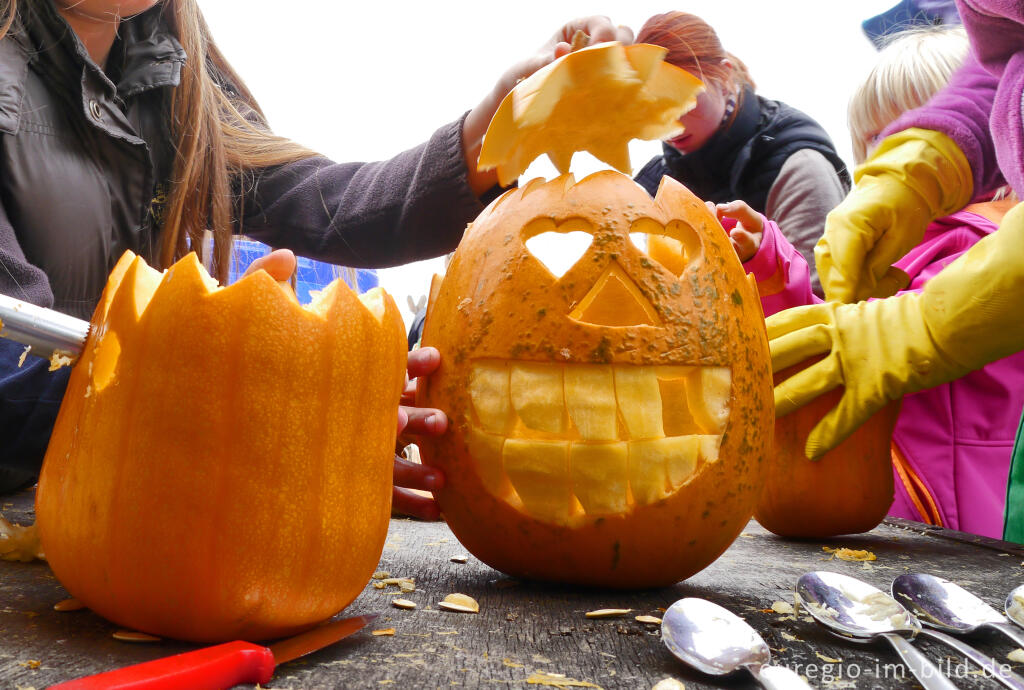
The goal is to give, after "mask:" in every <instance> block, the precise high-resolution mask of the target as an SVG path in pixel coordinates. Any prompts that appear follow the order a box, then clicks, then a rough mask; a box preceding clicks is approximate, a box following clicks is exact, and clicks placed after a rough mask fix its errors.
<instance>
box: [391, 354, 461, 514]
mask: <svg viewBox="0 0 1024 690" xmlns="http://www.w3.org/2000/svg"><path fill="white" fill-rule="evenodd" d="M440 363H441V353H440V352H438V351H437V348H434V347H422V348H419V349H417V350H413V351H412V352H410V353H409V365H408V374H409V375H408V380H407V382H406V386H405V391H404V392H403V393H402V406H401V407H399V408H398V434H399V436H401V435H402V434H403V433H406V434H415V435H422V434H427V435H430V436H440V435H441V434H443V433H444V432H445V431H446V430H447V429H448V417H447V415H445V413H444V412H442V411H441V410H438V409H435V408H432V407H415V406H413V399H414V397H415V395H416V379H417V378H418V377H420V376H427V375H429V374H431V373H433V372H434V371H435V370H436V369H437V367H438V365H439V364H440ZM394 481H395V488H394V493H393V494H392V499H391V510H392V512H395V513H401V514H402V515H409V516H412V517H416V518H419V519H421V520H437V519H438V518H439V517H441V511H440V509H439V508H438V506H437V502H436V501H435V500H434V499H433V498H431V497H428V496H423V495H420V494H418V493H416V492H414V491H411V490H410V489H418V490H420V491H436V490H438V489H440V488H442V487H443V486H444V473H443V472H441V470H439V469H437V468H434V467H427V466H426V465H421V464H419V463H415V462H410V461H408V460H406V459H404V458H401V457H399V456H397V455H396V456H395V479H394Z"/></svg>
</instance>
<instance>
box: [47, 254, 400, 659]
mask: <svg viewBox="0 0 1024 690" xmlns="http://www.w3.org/2000/svg"><path fill="white" fill-rule="evenodd" d="M211 283H213V281H212V280H211V279H210V278H209V276H208V275H207V274H206V272H205V271H204V270H203V269H202V267H201V266H200V265H199V263H198V261H197V260H196V258H195V256H194V255H189V256H187V257H185V258H184V259H182V260H181V261H179V262H178V263H176V264H175V265H174V266H172V267H171V268H170V269H169V270H168V271H166V272H165V273H163V274H160V273H157V272H156V271H154V270H152V269H151V268H149V267H148V266H146V264H145V262H144V261H143V260H142V259H141V258H137V257H133V256H131V255H129V254H126V255H125V256H124V257H122V259H121V261H120V262H119V263H118V264H117V266H116V267H115V269H114V271H113V273H112V274H111V277H110V279H109V281H108V283H107V287H106V289H105V291H104V294H103V296H102V299H101V301H100V304H99V306H98V307H97V309H96V312H95V314H94V316H93V320H92V329H91V332H90V335H89V338H88V341H87V342H86V346H85V350H84V352H83V354H82V357H81V359H80V361H79V362H78V363H77V364H76V365H75V367H74V368H73V370H72V372H71V379H70V382H69V384H68V388H67V393H66V395H65V397H64V401H63V403H62V406H61V410H60V414H59V416H58V419H57V422H56V426H55V428H54V432H53V436H52V439H51V441H50V445H49V448H48V450H47V454H46V457H45V460H44V464H43V469H42V474H41V477H40V482H39V489H38V492H37V501H36V513H37V523H38V526H39V533H40V539H41V542H42V545H43V549H44V551H45V553H46V556H47V560H48V561H49V563H50V566H51V567H52V568H53V572H54V574H55V575H56V576H57V578H58V580H60V582H61V583H62V584H63V585H64V586H65V587H66V588H67V590H68V591H69V592H70V593H71V594H72V595H73V596H74V597H76V598H78V599H79V600H81V601H82V602H83V603H84V604H85V605H86V606H88V607H89V608H90V609H92V610H93V611H95V612H96V613H98V614H100V615H101V616H103V617H105V618H107V619H109V620H111V621H113V622H115V623H117V624H118V625H121V626H124V627H127V628H130V629H135V630H141V631H144V632H147V633H152V634H155V635H160V636H166V637H173V638H178V639H184V640H193V641H197V642H219V641H225V640H235V639H246V640H252V639H264V638H274V637H279V636H282V635H287V634H290V633H292V632H295V631H297V630H300V629H303V628H307V627H310V626H311V625H313V624H315V623H317V622H319V621H322V620H324V619H326V618H329V617H330V616H332V615H333V614H335V613H337V612H338V611H339V610H341V609H342V608H344V607H345V606H347V605H348V604H349V603H350V602H351V601H352V600H353V599H354V598H355V597H356V596H357V595H358V594H359V592H360V591H361V590H362V588H363V587H364V586H365V584H366V582H367V581H368V579H369V577H370V575H371V574H372V572H373V570H374V568H375V567H376V564H377V562H378V560H379V558H380V554H381V551H382V548H383V544H384V540H385V538H386V532H387V528H388V522H389V519H390V500H391V475H392V451H393V447H394V446H393V444H394V438H395V430H396V429H395V427H396V424H395V415H396V411H397V406H398V400H399V396H400V394H401V389H402V386H403V380H404V370H405V359H406V352H405V338H404V328H403V325H402V321H401V317H400V315H399V313H398V310H397V308H396V307H395V305H394V303H393V301H392V300H391V298H390V297H388V296H387V295H386V293H383V291H380V292H378V293H376V294H375V295H371V296H364V298H359V297H356V296H355V295H354V294H353V293H352V292H351V291H350V290H348V288H347V287H345V286H344V284H343V283H340V281H339V282H338V283H336V284H333V285H332V286H330V287H328V288H326V289H325V290H324V292H323V294H322V295H321V300H320V302H319V303H318V308H317V309H318V310H317V312H316V313H315V312H314V311H312V310H310V309H306V308H303V307H301V306H300V305H299V304H298V302H297V300H296V299H295V297H294V295H288V294H286V293H285V291H284V290H282V289H281V287H280V286H279V285H278V283H277V282H276V281H275V280H274V279H273V278H271V277H270V276H269V275H268V274H267V273H266V272H264V271H257V272H255V273H253V274H251V275H250V276H247V277H245V278H243V279H242V280H240V281H239V282H237V283H235V284H233V285H231V286H229V287H226V288H220V289H218V288H214V289H213V290H212V291H211V290H210V287H211ZM214 284H215V283H214ZM364 304H365V305H366V306H364ZM367 307H369V308H367ZM143 309H144V311H141V310H143ZM139 311H141V316H139V315H138V314H139Z"/></svg>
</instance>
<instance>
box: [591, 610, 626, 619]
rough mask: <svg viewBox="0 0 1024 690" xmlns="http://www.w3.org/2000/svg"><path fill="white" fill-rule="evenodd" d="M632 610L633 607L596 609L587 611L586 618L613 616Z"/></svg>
mask: <svg viewBox="0 0 1024 690" xmlns="http://www.w3.org/2000/svg"><path fill="white" fill-rule="evenodd" d="M632 612H633V609H597V610H596V611H587V613H586V616H587V618H615V617H617V616H625V615H626V614H627V613H632Z"/></svg>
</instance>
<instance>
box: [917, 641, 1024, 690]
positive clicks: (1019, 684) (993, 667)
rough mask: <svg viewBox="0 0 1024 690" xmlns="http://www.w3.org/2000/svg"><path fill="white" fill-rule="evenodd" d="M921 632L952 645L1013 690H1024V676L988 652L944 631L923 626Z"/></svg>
mask: <svg viewBox="0 0 1024 690" xmlns="http://www.w3.org/2000/svg"><path fill="white" fill-rule="evenodd" d="M920 634H922V635H927V636H928V637H931V638H932V639H935V640H938V641H939V642H941V643H943V644H945V645H947V646H949V647H952V648H953V649H955V650H956V651H958V652H960V653H961V654H963V655H964V656H965V657H967V658H968V659H970V660H971V661H973V662H974V663H976V664H977V665H978V666H980V667H981V668H983V669H985V671H987V672H988V674H989V675H991V676H992V677H993V678H994V679H995V680H998V681H999V682H1000V683H1002V684H1003V685H1005V686H1006V687H1008V688H1010V689H1011V690H1024V678H1021V677H1020V676H1019V675H1017V674H1016V673H1014V672H1013V671H1011V670H1010V669H1009V668H1008V667H1006V666H1002V665H1000V664H999V663H998V662H996V660H995V659H993V658H992V657H990V656H989V655H987V654H983V653H982V652H980V651H978V650H977V649H975V648H974V647H972V646H970V645H969V644H966V643H965V642H962V641H960V640H958V639H956V638H955V637H950V636H949V635H947V634H946V633H944V632H939V631H938V630H931V629H929V628H922V629H921V633H920Z"/></svg>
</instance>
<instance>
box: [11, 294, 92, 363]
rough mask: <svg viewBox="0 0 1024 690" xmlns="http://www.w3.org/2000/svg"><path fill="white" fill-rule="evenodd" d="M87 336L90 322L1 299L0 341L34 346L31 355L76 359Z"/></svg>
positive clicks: (27, 303)
mask: <svg viewBox="0 0 1024 690" xmlns="http://www.w3.org/2000/svg"><path fill="white" fill-rule="evenodd" d="M88 334H89V322H88V321H83V320H82V319H76V318H75V317H73V316H68V315H67V314H64V313H62V312H59V311H56V310H55V309H47V308H45V307H37V306H36V305H34V304H31V303H29V302H22V301H21V300H18V299H14V298H13V297H9V296H7V295H0V337H2V338H8V339H10V340H13V341H15V342H17V343H21V344H22V345H29V346H31V349H30V350H29V354H33V355H36V356H38V357H42V358H43V359H50V358H51V357H53V355H54V353H57V354H63V355H66V356H68V357H71V358H72V359H77V357H78V356H79V355H80V354H82V348H83V347H85V337H86V336H87V335H88Z"/></svg>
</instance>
